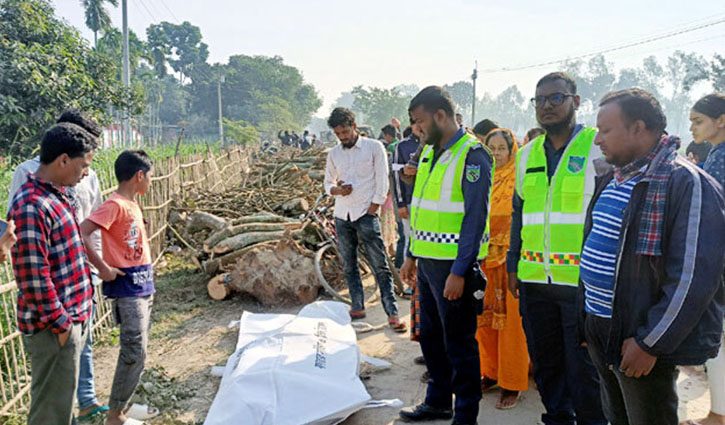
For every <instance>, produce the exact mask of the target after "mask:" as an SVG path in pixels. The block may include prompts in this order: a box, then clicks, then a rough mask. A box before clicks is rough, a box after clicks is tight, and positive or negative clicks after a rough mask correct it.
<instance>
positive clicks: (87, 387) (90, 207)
mask: <svg viewBox="0 0 725 425" xmlns="http://www.w3.org/2000/svg"><path fill="white" fill-rule="evenodd" d="M57 122H58V123H61V122H68V123H72V124H75V125H77V126H79V127H81V128H83V129H84V130H86V131H87V132H88V133H90V134H91V135H92V136H93V137H95V138H98V137H99V136H100V135H101V127H100V126H99V125H98V124H97V123H96V122H95V121H93V120H92V119H90V118H89V117H87V116H86V115H85V114H83V113H81V112H79V111H76V110H68V111H65V112H63V114H62V115H61V116H60V118H58V121H57ZM39 166H40V157H39V156H37V157H35V158H32V159H29V160H27V161H25V162H23V163H22V164H20V165H18V168H16V169H15V172H14V173H13V178H12V180H11V182H10V196H9V197H8V211H9V210H10V205H12V202H13V198H14V197H15V193H16V192H17V191H18V189H20V187H21V186H22V185H24V184H25V182H26V181H28V174H33V173H35V172H36V171H37V170H38V167H39ZM65 190H66V193H67V194H68V195H69V196H70V198H71V201H72V203H73V207H74V208H75V210H76V216H77V219H78V222H79V223H81V222H82V221H83V220H85V219H86V217H88V216H89V215H91V213H92V212H93V211H95V210H96V209H97V208H98V207H99V206H100V205H101V204H102V203H103V196H102V194H101V185H100V183H99V181H98V176H97V175H96V173H95V171H93V170H91V169H90V168H89V169H88V175H87V176H86V177H84V178H83V179H82V180H81V181H80V182H79V183H78V184H77V185H76V186H74V187H66V188H65ZM90 239H91V242H92V243H91V245H92V246H89V247H87V248H88V249H93V250H95V251H96V252H99V253H100V252H101V234H100V231H97V232H95V233H94V234H93V235H91V238H90ZM90 267H91V272H92V280H93V285H94V287H97V286H98V284H99V283H100V279H99V278H98V272H97V271H96V269H95V268H94V267H93V266H92V265H91V266H90ZM94 292H95V291H94ZM94 296H95V294H94ZM94 309H95V306H94ZM92 325H93V317H92V316H91V320H90V321H89V323H88V326H89V328H91V327H92ZM92 346H93V338H92V332H89V333H88V338H87V340H86V343H85V346H84V347H83V351H82V352H81V362H80V371H79V372H80V375H79V377H78V390H77V393H76V396H77V400H78V407H79V415H78V416H79V418H78V419H81V420H86V419H90V418H91V417H92V416H95V415H100V414H103V413H105V412H106V411H108V406H106V405H102V404H101V403H100V402H99V401H98V398H97V397H96V389H95V384H94V378H93V351H92Z"/></svg>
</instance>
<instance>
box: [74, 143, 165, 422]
mask: <svg viewBox="0 0 725 425" xmlns="http://www.w3.org/2000/svg"><path fill="white" fill-rule="evenodd" d="M114 167H115V172H116V178H117V179H118V189H117V190H116V192H115V193H114V194H112V195H111V196H110V197H109V198H108V199H107V200H106V202H104V203H103V204H102V205H101V206H100V207H99V208H98V209H97V210H96V211H94V212H93V213H92V214H91V215H90V216H89V217H88V218H87V219H86V220H85V221H84V222H83V224H82V225H81V233H82V235H83V239H84V240H86V239H87V238H88V237H89V236H90V235H91V234H92V233H93V232H94V231H96V230H98V229H100V230H101V235H102V242H103V258H101V257H100V256H99V255H98V254H97V253H96V252H95V251H94V250H88V251H87V254H88V259H89V260H90V262H91V263H92V264H93V265H94V266H96V268H97V269H98V276H99V277H100V278H101V280H103V295H105V296H107V297H109V298H111V299H113V312H114V316H115V318H116V321H117V323H118V324H119V326H120V327H121V338H120V340H121V351H120V353H119V356H118V362H117V364H116V373H115V375H114V377H113V386H112V388H111V397H110V401H109V403H108V405H109V407H110V409H111V410H110V411H109V412H108V417H107V418H106V425H122V424H127V425H129V424H140V423H141V422H137V421H136V420H135V419H141V420H144V419H150V418H151V417H154V416H156V415H157V414H158V410H156V409H149V408H147V407H146V408H144V409H143V411H142V412H140V417H135V418H130V417H129V418H127V417H126V415H125V412H126V409H127V407H128V406H127V405H128V402H129V400H130V399H131V396H132V395H133V393H134V391H135V390H136V386H137V385H138V383H139V380H140V378H141V372H143V369H144V361H145V359H146V347H147V343H148V329H149V324H150V319H151V306H152V304H153V294H154V292H156V290H155V289H154V279H153V268H152V265H151V250H150V247H149V240H148V235H147V234H146V227H145V226H144V220H143V215H142V213H141V208H140V207H139V205H138V204H137V203H136V201H135V199H136V196H137V195H145V194H146V193H147V192H148V191H149V188H150V187H151V176H152V175H153V166H152V164H151V159H150V158H149V156H148V155H147V154H146V152H144V151H142V150H135V151H124V152H122V153H121V155H119V156H118V158H117V159H116V162H115V164H114ZM86 244H88V242H87V241H86ZM134 410H137V409H136V408H134ZM129 416H130V415H129Z"/></svg>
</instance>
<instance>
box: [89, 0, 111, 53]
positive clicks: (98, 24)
mask: <svg viewBox="0 0 725 425" xmlns="http://www.w3.org/2000/svg"><path fill="white" fill-rule="evenodd" d="M106 2H108V3H110V4H111V5H113V6H114V7H117V6H118V0H81V4H82V5H83V8H84V9H85V11H86V26H87V27H88V28H90V29H91V31H93V47H94V48H95V47H97V45H98V31H101V30H104V29H106V28H108V27H109V26H111V17H110V16H108V12H107V11H106V8H105V7H104V3H106Z"/></svg>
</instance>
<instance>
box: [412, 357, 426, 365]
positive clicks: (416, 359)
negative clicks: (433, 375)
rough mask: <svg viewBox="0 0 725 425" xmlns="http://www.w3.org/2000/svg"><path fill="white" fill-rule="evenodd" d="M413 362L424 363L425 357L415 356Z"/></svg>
mask: <svg viewBox="0 0 725 425" xmlns="http://www.w3.org/2000/svg"><path fill="white" fill-rule="evenodd" d="M413 363H415V364H419V365H425V357H423V356H418V357H416V358H414V359H413Z"/></svg>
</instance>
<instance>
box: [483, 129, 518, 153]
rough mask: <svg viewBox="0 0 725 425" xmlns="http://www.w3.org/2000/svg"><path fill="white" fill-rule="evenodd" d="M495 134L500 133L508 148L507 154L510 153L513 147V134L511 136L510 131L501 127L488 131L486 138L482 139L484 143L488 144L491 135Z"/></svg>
mask: <svg viewBox="0 0 725 425" xmlns="http://www.w3.org/2000/svg"><path fill="white" fill-rule="evenodd" d="M497 134H500V135H501V136H502V137H503V138H504V140H506V145H507V146H508V148H509V154H510V153H511V151H512V150H513V148H514V138H513V136H511V133H510V132H508V131H507V130H504V129H502V128H501V129H495V131H490V132H489V133H488V134H487V135H486V140H485V141H484V144H485V145H486V146H488V141H489V140H490V139H491V137H493V136H495V135H497Z"/></svg>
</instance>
